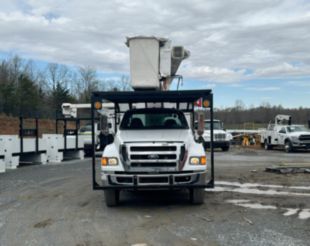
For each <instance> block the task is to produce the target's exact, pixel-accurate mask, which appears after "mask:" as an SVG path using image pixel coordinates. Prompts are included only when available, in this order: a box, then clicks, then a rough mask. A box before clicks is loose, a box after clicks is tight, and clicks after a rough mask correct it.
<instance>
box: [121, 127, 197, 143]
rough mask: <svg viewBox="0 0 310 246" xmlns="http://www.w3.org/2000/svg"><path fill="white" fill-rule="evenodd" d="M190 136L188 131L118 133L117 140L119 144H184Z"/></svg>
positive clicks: (132, 131)
mask: <svg viewBox="0 0 310 246" xmlns="http://www.w3.org/2000/svg"><path fill="white" fill-rule="evenodd" d="M191 135H192V134H191V131H190V130H188V129H185V130H183V129H182V130H171V129H169V130H163V129H160V130H129V131H128V130H127V131H124V130H123V131H119V139H120V141H121V142H150V141H152V142H153V141H155V142H169V141H172V142H176V141H180V142H186V141H187V139H188V138H189V137H190V136H191Z"/></svg>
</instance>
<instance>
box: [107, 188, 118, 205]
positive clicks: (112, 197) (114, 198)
mask: <svg viewBox="0 0 310 246" xmlns="http://www.w3.org/2000/svg"><path fill="white" fill-rule="evenodd" d="M104 198H105V204H106V205H107V207H115V206H117V205H118V203H119V190H105V191H104Z"/></svg>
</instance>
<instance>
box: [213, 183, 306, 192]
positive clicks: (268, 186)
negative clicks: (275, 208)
mask: <svg viewBox="0 0 310 246" xmlns="http://www.w3.org/2000/svg"><path fill="white" fill-rule="evenodd" d="M215 185H226V186H237V187H241V188H258V187H265V188H273V189H277V188H279V189H295V190H310V187H309V186H284V185H269V184H259V183H238V182H228V181H215Z"/></svg>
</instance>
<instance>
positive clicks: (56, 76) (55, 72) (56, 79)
mask: <svg viewBox="0 0 310 246" xmlns="http://www.w3.org/2000/svg"><path fill="white" fill-rule="evenodd" d="M70 77H71V74H70V71H69V69H68V67H67V66H65V65H59V64H56V63H49V64H48V65H47V71H46V79H47V83H48V85H50V87H51V88H52V90H55V89H56V87H57V85H58V84H60V85H61V86H63V87H64V88H67V87H68V85H69V82H70Z"/></svg>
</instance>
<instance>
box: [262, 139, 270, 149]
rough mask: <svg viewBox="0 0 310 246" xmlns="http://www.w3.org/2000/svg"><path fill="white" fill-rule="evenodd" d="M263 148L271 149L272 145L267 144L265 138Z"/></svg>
mask: <svg viewBox="0 0 310 246" xmlns="http://www.w3.org/2000/svg"><path fill="white" fill-rule="evenodd" d="M264 148H265V150H271V149H272V146H271V145H270V144H268V141H267V139H265V141H264Z"/></svg>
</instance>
